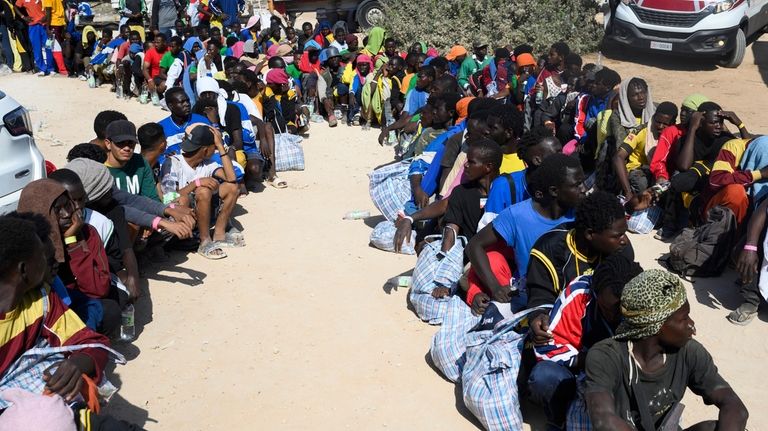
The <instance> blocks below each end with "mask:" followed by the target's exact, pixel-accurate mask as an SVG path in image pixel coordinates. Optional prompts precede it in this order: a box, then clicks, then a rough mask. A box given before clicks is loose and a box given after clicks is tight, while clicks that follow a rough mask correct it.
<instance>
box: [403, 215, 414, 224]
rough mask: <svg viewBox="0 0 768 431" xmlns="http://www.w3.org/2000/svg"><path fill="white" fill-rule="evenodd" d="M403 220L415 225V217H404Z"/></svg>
mask: <svg viewBox="0 0 768 431" xmlns="http://www.w3.org/2000/svg"><path fill="white" fill-rule="evenodd" d="M403 218H404V219H405V220H408V221H410V222H411V224H413V217H411V216H403Z"/></svg>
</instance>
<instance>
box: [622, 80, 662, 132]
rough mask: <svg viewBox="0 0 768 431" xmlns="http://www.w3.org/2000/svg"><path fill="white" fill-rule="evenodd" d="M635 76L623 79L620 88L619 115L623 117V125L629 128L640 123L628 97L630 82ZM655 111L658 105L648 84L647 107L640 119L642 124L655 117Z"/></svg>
mask: <svg viewBox="0 0 768 431" xmlns="http://www.w3.org/2000/svg"><path fill="white" fill-rule="evenodd" d="M635 78H636V77H635V76H633V77H631V78H629V79H627V80H624V81H621V87H620V89H619V116H620V117H621V125H622V126H624V127H625V128H627V129H630V128H632V127H637V125H638V123H637V119H636V118H635V114H633V113H632V108H631V107H630V106H629V97H627V90H628V89H629V83H630V82H631V81H632V80H633V79H635ZM637 79H640V78H637ZM646 85H647V84H646ZM655 112H656V105H654V104H653V97H652V96H651V87H650V86H648V95H647V97H646V104H645V109H643V117H642V119H641V120H640V124H647V123H648V122H649V121H651V117H653V114H654V113H655Z"/></svg>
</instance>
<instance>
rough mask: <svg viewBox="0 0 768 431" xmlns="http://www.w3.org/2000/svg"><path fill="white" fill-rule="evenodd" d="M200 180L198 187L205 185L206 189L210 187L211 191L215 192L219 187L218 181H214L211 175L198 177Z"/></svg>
mask: <svg viewBox="0 0 768 431" xmlns="http://www.w3.org/2000/svg"><path fill="white" fill-rule="evenodd" d="M199 180H200V187H205V188H208V189H211V191H212V192H215V191H216V190H218V189H219V182H218V181H216V179H215V178H213V177H205V178H199Z"/></svg>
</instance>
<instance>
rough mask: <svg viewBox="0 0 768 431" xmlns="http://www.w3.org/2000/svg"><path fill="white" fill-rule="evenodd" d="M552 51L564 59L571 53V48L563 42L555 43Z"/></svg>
mask: <svg viewBox="0 0 768 431" xmlns="http://www.w3.org/2000/svg"><path fill="white" fill-rule="evenodd" d="M552 49H554V50H555V52H556V53H558V54H560V56H561V57H563V58H565V57H568V54H570V53H571V48H570V47H569V46H568V44H567V43H565V42H563V41H560V42H555V43H553V44H552Z"/></svg>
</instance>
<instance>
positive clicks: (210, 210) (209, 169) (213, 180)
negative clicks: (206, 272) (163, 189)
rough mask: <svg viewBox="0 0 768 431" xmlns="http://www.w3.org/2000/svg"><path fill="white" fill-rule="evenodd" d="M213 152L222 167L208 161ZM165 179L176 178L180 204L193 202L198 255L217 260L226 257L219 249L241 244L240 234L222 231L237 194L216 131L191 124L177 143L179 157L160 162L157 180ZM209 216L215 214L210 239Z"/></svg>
mask: <svg viewBox="0 0 768 431" xmlns="http://www.w3.org/2000/svg"><path fill="white" fill-rule="evenodd" d="M214 151H218V153H219V155H220V157H221V160H222V162H223V163H222V164H218V163H216V162H214V161H213V160H211V156H213V152H214ZM167 176H173V177H175V178H176V181H177V182H178V185H179V195H180V198H179V201H180V202H181V203H182V204H183V205H185V206H187V205H189V204H190V203H191V202H192V201H194V203H195V212H196V214H197V228H198V231H199V234H200V247H199V249H198V253H200V254H201V255H202V256H204V257H206V258H208V259H221V258H224V257H226V256H227V254H226V252H225V251H224V250H223V248H225V247H242V246H243V245H244V241H243V238H242V236H241V235H238V234H235V233H228V232H227V231H226V229H227V224H228V223H229V218H230V216H231V215H232V210H233V209H234V207H235V204H236V203H237V198H238V195H239V193H238V187H237V181H236V180H235V172H234V169H233V168H232V162H231V160H230V156H229V153H228V152H227V151H226V150H225V149H224V144H223V141H222V138H221V133H220V132H219V131H218V130H216V129H214V128H213V127H211V126H207V125H204V124H193V125H191V126H190V127H189V129H188V131H187V133H186V136H185V137H184V140H182V142H181V154H176V155H174V156H171V157H169V158H167V159H166V161H165V163H163V167H162V171H161V178H163V179H164V178H166V177H167ZM214 198H216V199H214ZM219 202H220V207H219V208H218V212H217V211H216V204H217V203H219ZM213 214H217V215H216V223H215V225H214V232H213V235H212V236H211V230H210V222H211V220H212V215H213Z"/></svg>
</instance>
